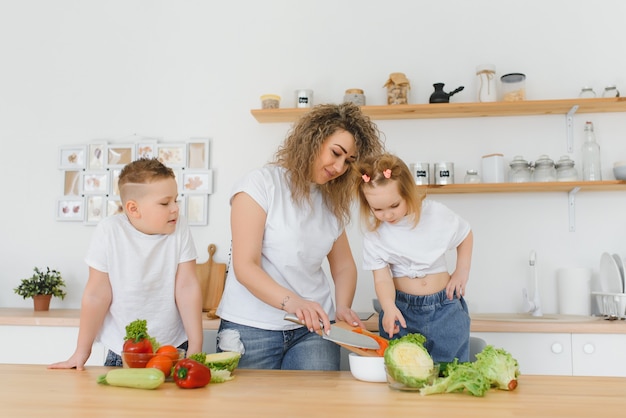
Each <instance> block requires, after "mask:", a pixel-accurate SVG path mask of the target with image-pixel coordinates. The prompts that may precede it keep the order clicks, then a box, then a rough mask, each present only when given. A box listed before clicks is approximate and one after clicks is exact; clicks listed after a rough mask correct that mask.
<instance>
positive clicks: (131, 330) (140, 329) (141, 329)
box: [124, 319, 160, 351]
mask: <svg viewBox="0 0 626 418" xmlns="http://www.w3.org/2000/svg"><path fill="white" fill-rule="evenodd" d="M143 339H147V340H148V341H150V344H151V345H152V351H156V350H157V349H158V348H159V346H160V344H159V343H158V342H157V341H156V339H154V338H153V337H151V336H150V335H149V334H148V321H147V320H145V319H135V320H134V321H133V322H131V323H130V324H128V325H126V336H125V337H124V341H129V340H130V341H133V342H135V343H137V342H140V341H141V340H143Z"/></svg>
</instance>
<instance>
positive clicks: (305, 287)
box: [217, 165, 343, 330]
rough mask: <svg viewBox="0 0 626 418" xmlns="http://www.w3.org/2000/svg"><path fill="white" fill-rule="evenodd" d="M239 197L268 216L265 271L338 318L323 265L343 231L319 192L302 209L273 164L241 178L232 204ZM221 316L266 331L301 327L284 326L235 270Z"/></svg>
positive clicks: (230, 275) (263, 258) (230, 273)
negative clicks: (252, 200) (248, 200)
mask: <svg viewBox="0 0 626 418" xmlns="http://www.w3.org/2000/svg"><path fill="white" fill-rule="evenodd" d="M237 193H246V194H248V195H249V196H250V197H252V199H254V200H255V201H256V202H257V203H258V204H259V205H260V206H261V207H262V208H263V210H264V211H265V213H266V214H267V219H266V222H265V231H264V235H263V244H262V248H261V267H262V268H263V270H265V272H266V273H267V274H269V275H270V276H271V277H272V278H273V279H274V280H275V281H276V282H277V283H278V284H280V285H281V286H284V287H286V288H288V289H289V290H291V291H293V292H295V293H296V294H298V295H300V296H301V297H303V298H305V299H308V300H313V301H316V302H318V303H319V304H320V305H321V306H322V308H324V310H325V311H326V312H327V313H328V315H329V317H330V318H331V319H334V317H335V308H334V304H333V298H332V292H331V286H330V282H329V279H328V277H327V276H326V274H325V272H324V270H323V269H322V265H323V262H324V260H325V259H326V257H327V255H328V253H329V252H330V250H331V249H332V246H333V245H334V243H335V241H336V240H337V238H338V237H339V236H340V235H341V233H342V232H343V229H342V228H341V227H340V226H339V223H338V221H337V218H336V217H335V216H334V215H333V213H332V212H331V211H330V210H329V209H328V208H327V206H326V205H325V204H324V202H323V201H322V195H321V194H320V192H319V190H318V188H317V187H316V186H315V185H312V186H311V203H308V202H307V201H306V200H305V201H304V202H302V204H300V205H297V204H295V203H294V202H293V201H292V198H291V190H290V189H289V179H288V173H287V172H286V170H285V169H284V168H282V167H278V166H273V165H268V166H266V167H263V168H259V169H255V170H253V171H251V172H250V173H248V174H247V175H246V176H244V177H243V178H242V179H240V180H239V181H238V182H237V183H236V184H235V185H234V187H233V189H232V193H231V199H232V197H233V196H235V195H236V194H237ZM276 296H277V299H281V297H282V295H276ZM217 315H219V317H220V318H223V319H225V320H228V321H232V322H235V323H238V324H242V325H247V326H251V327H256V328H261V329H266V330H288V329H294V328H297V327H298V326H299V325H296V324H293V323H291V322H288V321H285V319H284V316H285V312H284V311H282V310H281V309H279V308H278V307H274V306H271V305H268V304H266V303H265V302H263V301H261V300H260V299H258V298H257V297H255V296H254V295H253V294H252V293H250V291H248V289H247V288H246V287H244V286H243V285H242V284H241V283H240V282H239V281H238V280H237V277H235V271H234V269H233V268H230V269H229V270H228V276H227V279H226V285H225V288H224V293H223V295H222V299H221V302H220V305H219V307H218V309H217Z"/></svg>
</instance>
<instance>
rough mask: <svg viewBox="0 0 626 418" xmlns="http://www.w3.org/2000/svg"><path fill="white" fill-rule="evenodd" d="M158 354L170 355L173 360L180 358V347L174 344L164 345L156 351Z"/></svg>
mask: <svg viewBox="0 0 626 418" xmlns="http://www.w3.org/2000/svg"><path fill="white" fill-rule="evenodd" d="M156 353H157V354H161V355H164V356H168V357H169V358H171V359H172V361H176V360H178V349H177V348H176V347H174V346H173V345H162V346H161V347H159V349H158V350H157V351H156Z"/></svg>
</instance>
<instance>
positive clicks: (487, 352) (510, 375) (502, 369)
mask: <svg viewBox="0 0 626 418" xmlns="http://www.w3.org/2000/svg"><path fill="white" fill-rule="evenodd" d="M476 367H477V368H478V369H480V371H481V372H482V373H483V374H484V375H485V376H486V377H487V379H489V382H490V384H491V385H492V386H495V387H497V388H498V389H502V390H513V389H515V388H516V387H517V378H518V377H519V375H520V371H519V364H518V363H517V360H515V359H514V358H513V356H511V354H510V353H508V352H507V351H506V350H504V349H502V348H494V347H493V346H492V345H487V346H486V347H485V348H484V349H483V350H482V351H481V352H480V353H478V354H476Z"/></svg>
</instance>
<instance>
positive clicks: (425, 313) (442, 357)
mask: <svg viewBox="0 0 626 418" xmlns="http://www.w3.org/2000/svg"><path fill="white" fill-rule="evenodd" d="M396 306H397V307H398V309H399V310H400V312H401V313H402V316H404V319H405V321H406V325H407V327H406V328H402V327H400V333H399V334H396V335H394V336H393V339H396V338H400V337H402V336H404V335H406V334H409V333H419V334H422V335H423V336H424V337H426V343H425V344H424V347H426V350H428V352H429V353H430V356H431V357H432V358H433V360H434V361H435V362H451V361H453V360H454V359H455V358H457V359H459V361H460V362H466V361H469V337H470V316H469V313H468V310H467V304H466V303H465V299H463V297H462V296H461V297H460V298H459V297H457V295H456V294H455V296H454V298H453V299H452V300H449V299H448V297H447V296H446V290H445V289H444V290H442V291H440V292H437V293H433V294H432V295H426V296H415V295H409V294H407V293H404V292H400V291H399V290H396ZM384 315H385V313H384V312H381V314H380V318H379V328H378V329H379V330H382V331H379V332H380V335H381V336H383V337H385V338H388V337H389V335H385V331H384V330H383V327H382V320H383V316H384Z"/></svg>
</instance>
